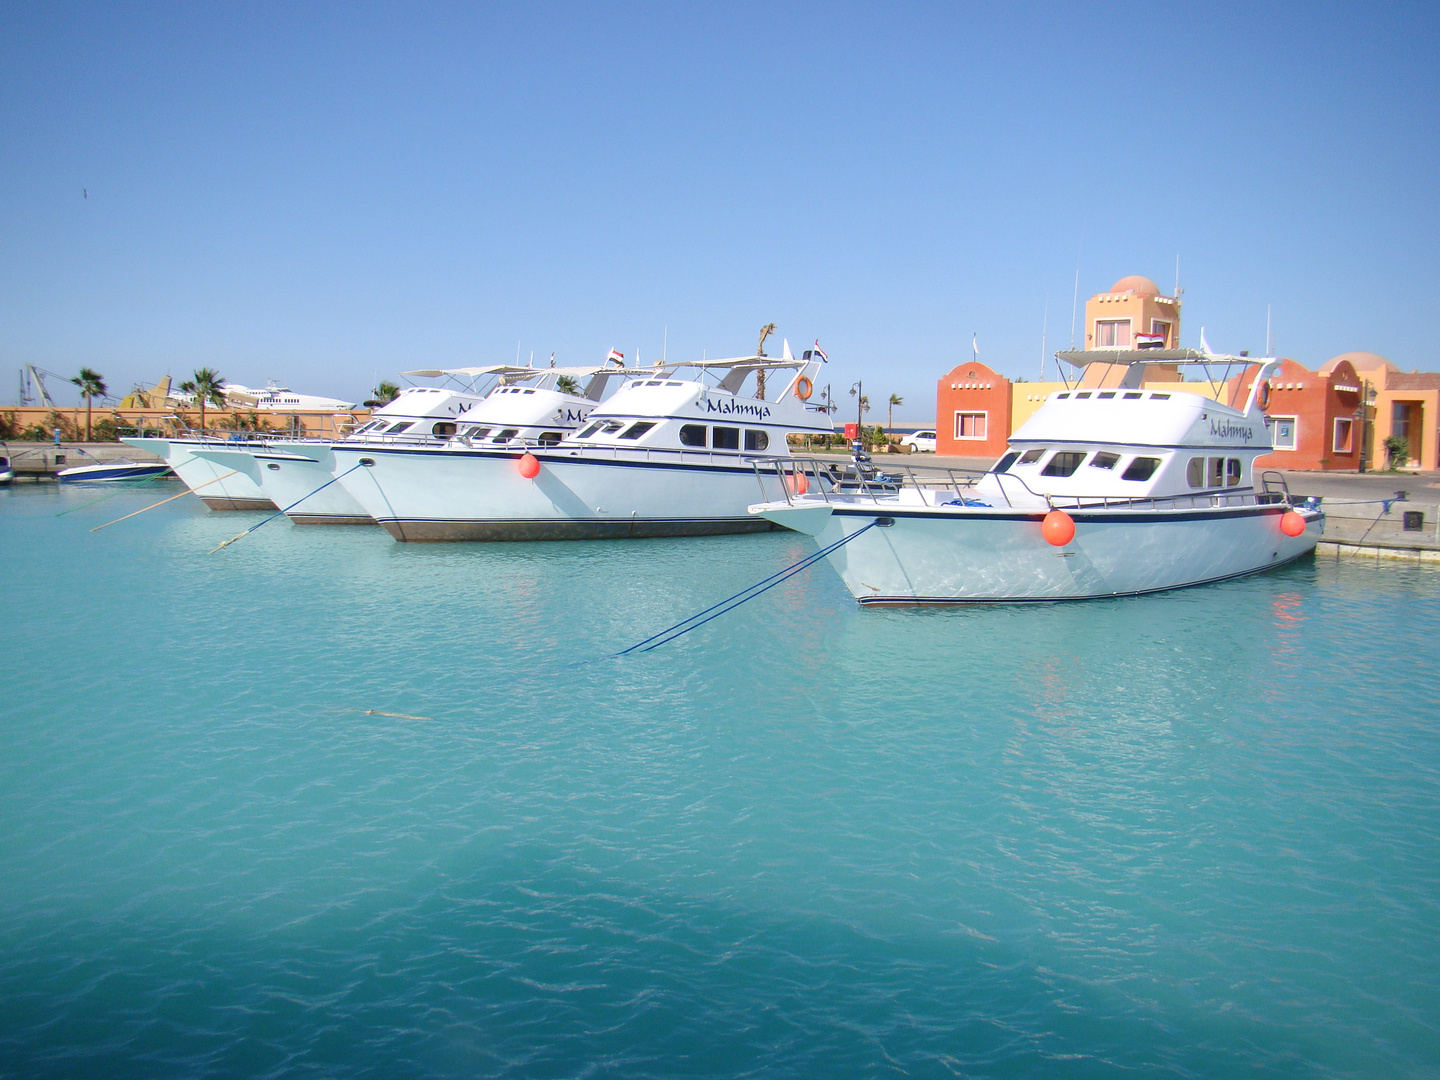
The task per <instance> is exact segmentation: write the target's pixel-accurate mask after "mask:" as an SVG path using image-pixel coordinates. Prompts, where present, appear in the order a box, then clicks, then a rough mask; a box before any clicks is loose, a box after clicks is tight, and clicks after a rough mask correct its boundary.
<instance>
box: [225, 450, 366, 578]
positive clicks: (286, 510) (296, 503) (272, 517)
mask: <svg viewBox="0 0 1440 1080" xmlns="http://www.w3.org/2000/svg"><path fill="white" fill-rule="evenodd" d="M363 465H364V463H363V462H361V463H360V464H357V465H352V466H350V468H348V469H346V470H345V471H344V472H342V473H341V474H340V475H339V476H332V477H331V478H330V479H329V480H326V481H325V483H323V484H321V485H320V486H319V487H318V488H316V489H315V490H314V491H307V492H306V493H305V494H304V495H301V496H300V498H298V499H296V500H295V501H294V502H293V503H291V504H290V505H289V506H287V507H285V508H284V509H283V510H276V511H275V513H273V514H271V515H270V516H269V517H267V518H266V519H265V520H264V521H262V522H259V523H258V524H255V525H251V526H250V528H248V529H246V530H245V531H244V532H242V533H236V534H235V535H234V536H232V537H231V538H230V539H229V540H226V541H225V542H224V543H223V544H221V545H220V546H219V547H213V548H211V549H210V550H209V551H208V552H207V553H206V554H209V555H214V554H215V552H217V551H219V550H220V548H224V547H229V546H230V545H231V544H233V543H234V542H235V541H236V540H239V539H241V538H243V537H246V536H249V535H250V534H251V533H253V532H254V531H255V530H256V529H258V528H260V526H261V525H268V524H269V523H270V522H272V521H274V520H275V519H276V518H277V517H279V516H280V515H281V514H288V513H289V512H290V511H291V510H294V509H295V507H297V506H299V505H300V504H301V503H302V502H304V501H305V500H306V499H308V498H310V496H311V495H318V494H320V492H322V491H324V490H325V489H326V488H327V487H329V486H330V485H331V484H333V483H335V481H337V480H340V479H342V478H344V477H346V476H349V475H350V474H351V473H352V472H354V471H355V470H356V469H359V468H362V467H363Z"/></svg>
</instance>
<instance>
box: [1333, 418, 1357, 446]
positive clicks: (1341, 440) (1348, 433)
mask: <svg viewBox="0 0 1440 1080" xmlns="http://www.w3.org/2000/svg"><path fill="white" fill-rule="evenodd" d="M1354 435H1355V421H1354V420H1350V419H1347V418H1346V417H1343V416H1337V417H1336V418H1335V453H1337V454H1353V453H1354V452H1355V447H1354V444H1353V438H1354Z"/></svg>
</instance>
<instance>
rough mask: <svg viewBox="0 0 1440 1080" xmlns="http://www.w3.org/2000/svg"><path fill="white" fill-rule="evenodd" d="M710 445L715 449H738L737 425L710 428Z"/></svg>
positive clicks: (738, 433)
mask: <svg viewBox="0 0 1440 1080" xmlns="http://www.w3.org/2000/svg"><path fill="white" fill-rule="evenodd" d="M710 445H711V446H713V447H714V448H715V449H716V450H739V449H740V429H739V428H738V427H717V428H711V429H710Z"/></svg>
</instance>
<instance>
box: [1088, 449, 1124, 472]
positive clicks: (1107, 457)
mask: <svg viewBox="0 0 1440 1080" xmlns="http://www.w3.org/2000/svg"><path fill="white" fill-rule="evenodd" d="M1119 460H1120V455H1119V454H1111V453H1109V452H1108V451H1104V450H1102V451H1100V452H1099V453H1098V454H1096V455H1095V456H1094V457H1093V458H1091V459H1090V467H1091V468H1092V469H1113V468H1115V464H1116V462H1118V461H1119Z"/></svg>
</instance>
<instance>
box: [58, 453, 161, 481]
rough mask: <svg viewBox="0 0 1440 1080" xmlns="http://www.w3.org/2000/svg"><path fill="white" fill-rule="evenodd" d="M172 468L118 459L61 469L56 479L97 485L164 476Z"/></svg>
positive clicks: (148, 462)
mask: <svg viewBox="0 0 1440 1080" xmlns="http://www.w3.org/2000/svg"><path fill="white" fill-rule="evenodd" d="M169 471H170V466H169V465H167V464H165V463H164V462H163V461H131V460H130V459H129V458H116V459H115V460H114V461H99V462H96V463H95V464H94V465H76V466H73V467H72V468H69V469H61V470H60V471H59V472H58V473H56V474H55V479H57V480H59V481H61V482H69V483H72V484H74V483H85V484H95V483H101V482H106V481H111V480H144V479H146V478H147V477H152V476H164V475H165V474H166V473H168V472H169Z"/></svg>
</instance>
